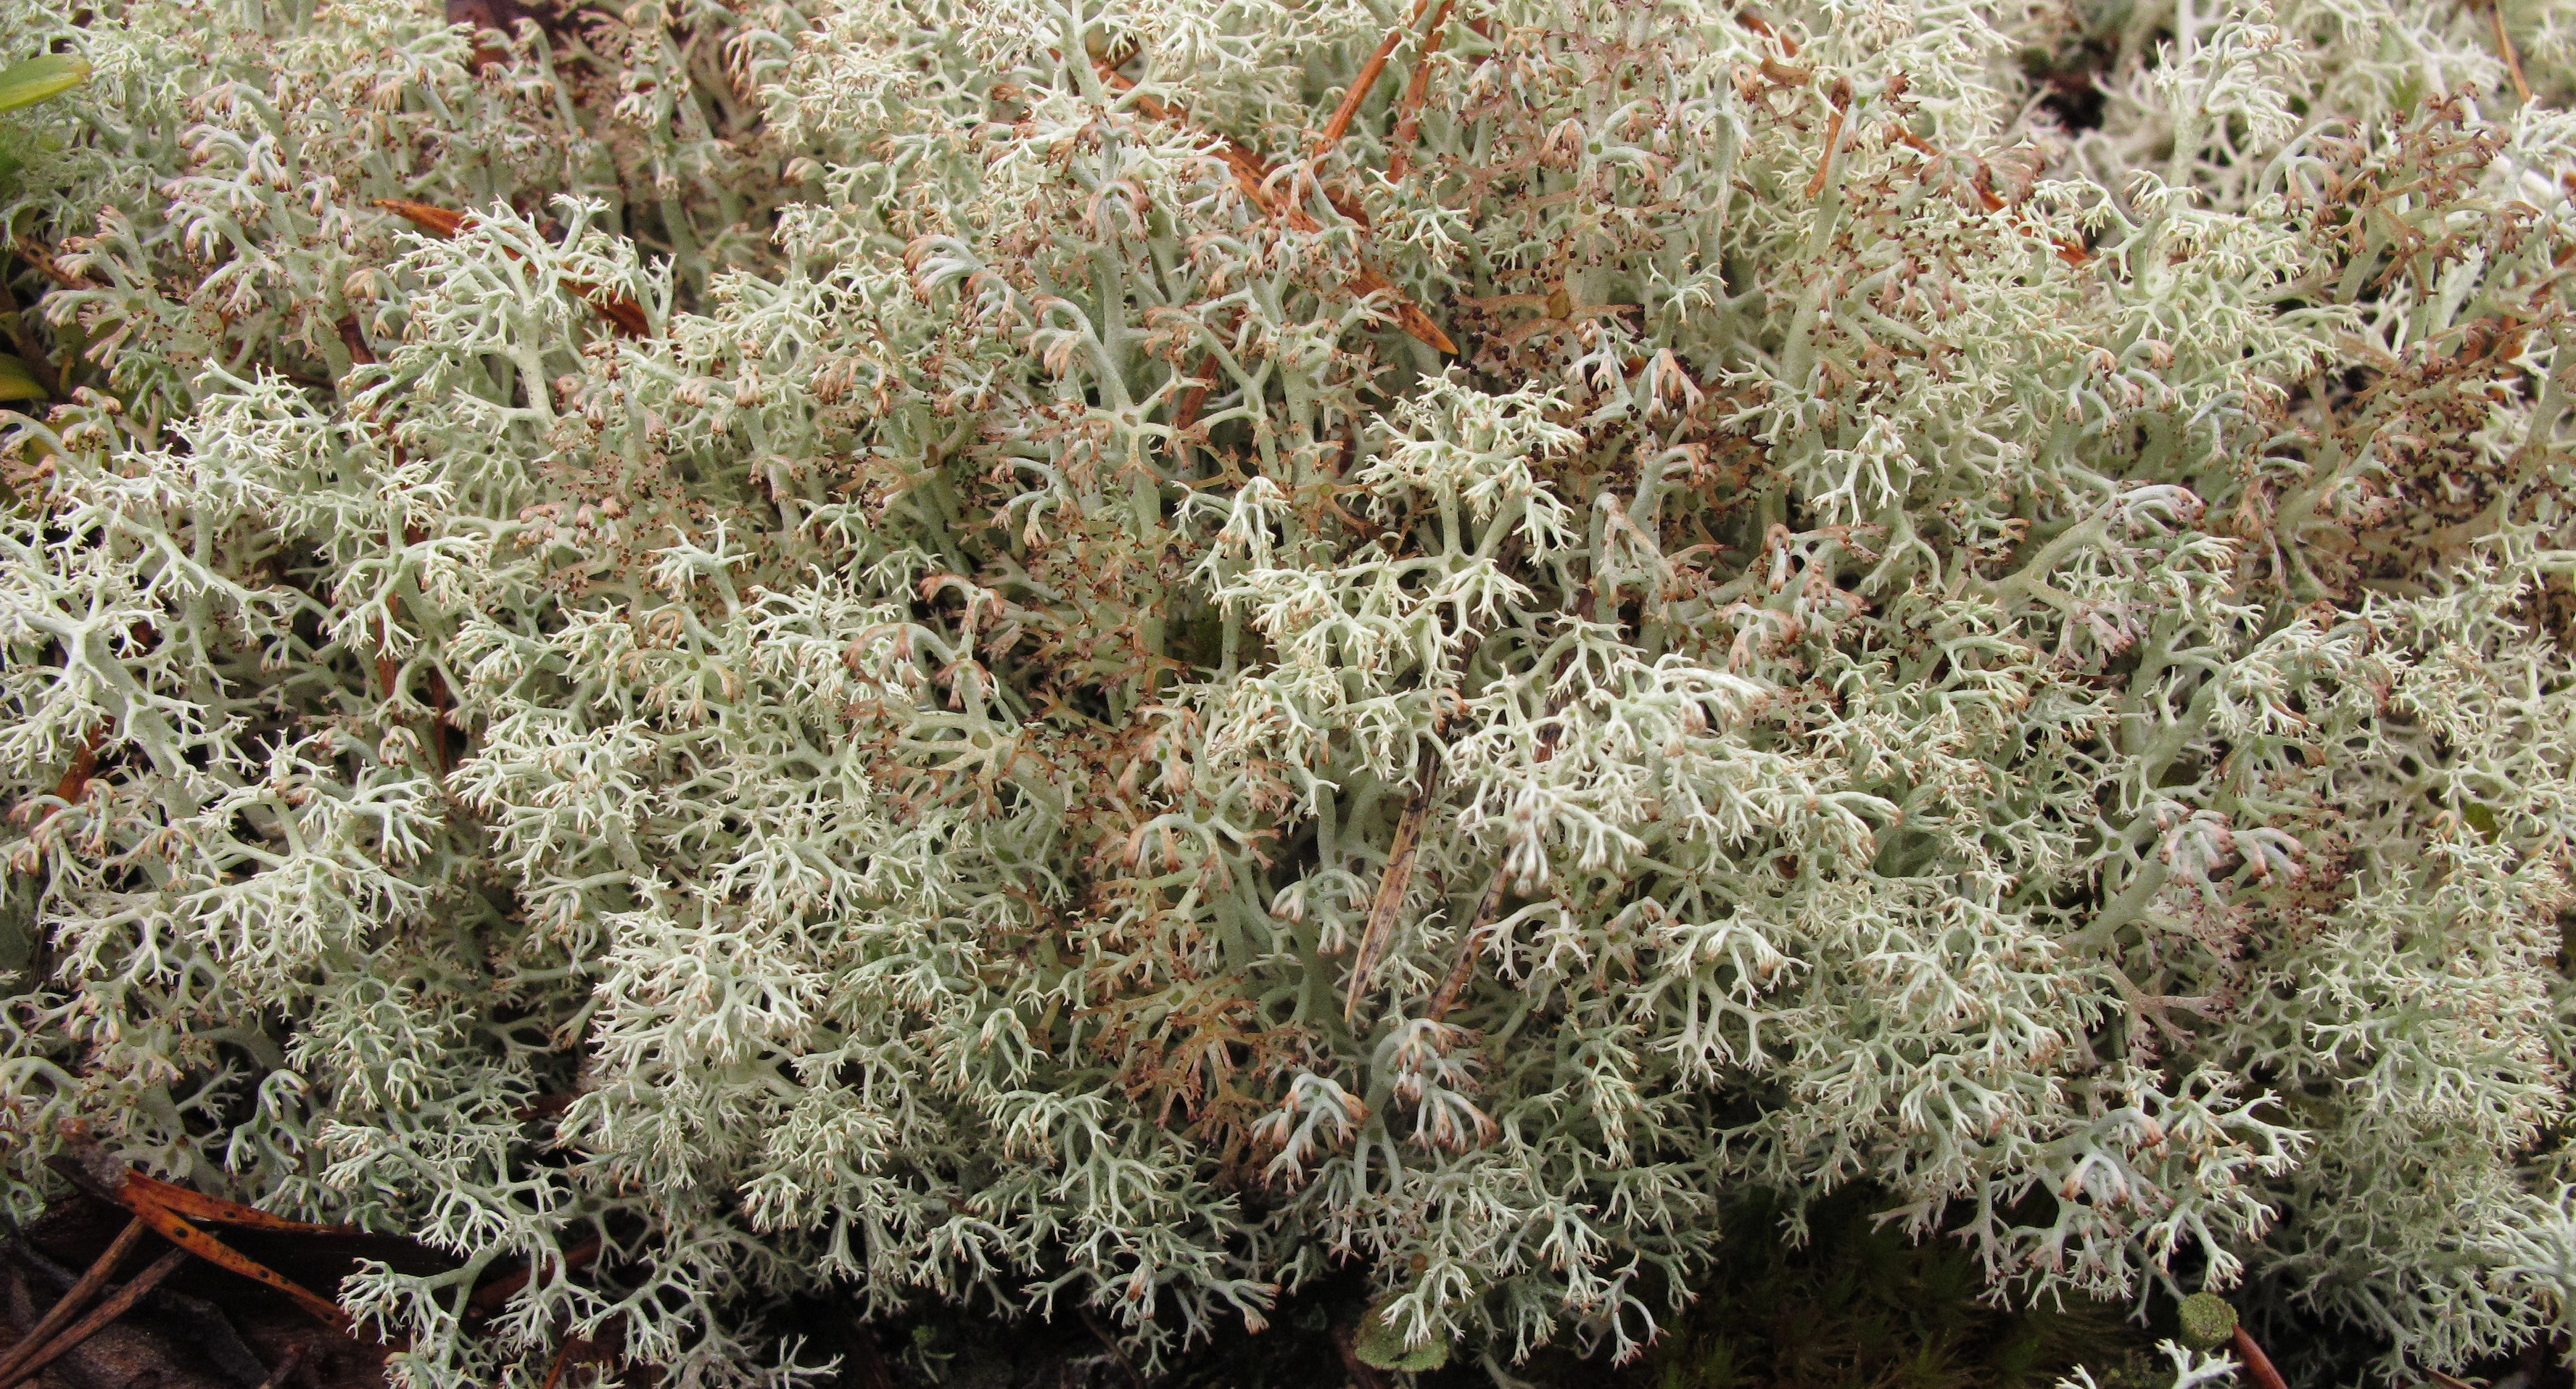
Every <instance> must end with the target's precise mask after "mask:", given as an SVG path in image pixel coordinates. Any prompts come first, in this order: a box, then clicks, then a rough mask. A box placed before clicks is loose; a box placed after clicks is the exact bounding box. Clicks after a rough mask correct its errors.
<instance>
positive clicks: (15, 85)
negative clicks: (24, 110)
mask: <svg viewBox="0 0 2576 1389" xmlns="http://www.w3.org/2000/svg"><path fill="white" fill-rule="evenodd" d="M88 80H89V60H88V59H87V58H74V57H71V56H69V55H67V54H61V53H49V54H47V55H45V56H44V57H42V58H29V59H28V60H27V61H25V62H23V63H20V64H18V65H17V66H15V67H12V68H10V69H9V70H8V71H6V72H0V111H15V110H17V109H18V108H19V107H21V106H33V105H35V104H36V103H37V102H39V101H43V100H44V99H45V98H47V97H54V96H61V95H62V94H63V93H65V92H68V91H70V90H71V89H72V88H74V87H77V86H79V85H80V84H82V83H83V82H86V81H88Z"/></svg>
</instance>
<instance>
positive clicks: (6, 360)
mask: <svg viewBox="0 0 2576 1389" xmlns="http://www.w3.org/2000/svg"><path fill="white" fill-rule="evenodd" d="M44 398H45V388H44V387H43V386H41V385H38V384H37V383H36V374H35V373H34V372H32V371H29V370H28V369H27V364H26V363H25V362H23V361H20V360H19V359H18V358H16V357H12V356H9V355H7V354H5V353H0V400H42V399H44Z"/></svg>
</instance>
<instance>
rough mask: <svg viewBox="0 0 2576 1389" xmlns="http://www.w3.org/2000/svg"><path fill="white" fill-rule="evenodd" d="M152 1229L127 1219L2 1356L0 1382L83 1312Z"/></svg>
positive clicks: (22, 1366) (0, 1360)
mask: <svg viewBox="0 0 2576 1389" xmlns="http://www.w3.org/2000/svg"><path fill="white" fill-rule="evenodd" d="M150 1228H152V1227H151V1226H150V1225H149V1224H148V1223H146V1222H144V1221H142V1220H129V1221H127V1222H126V1224H125V1228H124V1229H123V1230H120V1231H118V1232H117V1236H116V1238H115V1239H114V1240H113V1241H111V1242H110V1243H109V1244H108V1246H107V1252H105V1253H103V1254H101V1255H99V1256H98V1257H97V1258H96V1259H93V1260H91V1261H90V1266H89V1268H88V1270H87V1271H85V1272H83V1273H82V1274H81V1276H80V1281H79V1282H76V1283H74V1284H72V1285H71V1287H70V1288H69V1289H68V1290H66V1291H65V1292H64V1293H63V1295H62V1296H61V1297H59V1298H56V1299H55V1300H54V1305H53V1306H52V1307H50V1308H48V1309H46V1311H45V1315H44V1316H43V1317H42V1318H41V1319H40V1320H38V1321H37V1323H36V1325H35V1327H34V1328H33V1329H32V1330H30V1331H28V1332H27V1334H26V1335H24V1336H21V1337H19V1338H18V1344H16V1345H14V1346H11V1347H10V1348H9V1353H8V1354H6V1355H0V1383H6V1382H7V1381H8V1380H9V1379H11V1378H12V1377H13V1376H15V1375H16V1374H17V1373H18V1371H19V1370H20V1369H22V1368H24V1367H25V1365H26V1362H27V1361H28V1359H30V1358H31V1357H33V1356H34V1355H35V1353H36V1352H37V1351H39V1350H42V1349H44V1346H45V1340H46V1338H47V1337H50V1336H52V1335H53V1334H54V1333H55V1332H57V1331H60V1330H62V1329H63V1324H64V1323H65V1322H68V1321H70V1320H71V1319H72V1318H73V1317H76V1316H78V1315H80V1309H81V1308H83V1307H86V1306H88V1305H89V1300H90V1299H91V1298H93V1297H96V1296H98V1290H99V1289H101V1288H103V1287H106V1286H107V1280H108V1278H109V1276H110V1275H112V1274H114V1273H115V1272H116V1266H117V1265H118V1264H120V1263H123V1262H125V1256H126V1255H128V1254H130V1253H133V1252H134V1246H135V1243H136V1242H137V1241H139V1240H141V1239H142V1238H143V1232H144V1231H145V1230H148V1229H150Z"/></svg>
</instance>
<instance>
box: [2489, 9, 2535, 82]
mask: <svg viewBox="0 0 2576 1389" xmlns="http://www.w3.org/2000/svg"><path fill="white" fill-rule="evenodd" d="M2487 18H2488V19H2490V20H2493V21H2494V22H2495V36H2496V52H2497V53H2498V54H2500V55H2502V57H2503V58H2504V67H2505V71H2506V72H2507V73H2508V74H2510V75H2511V76H2512V78H2513V90H2514V94H2515V95H2517V96H2519V97H2521V98H2522V104H2523V105H2525V106H2529V105H2530V104H2531V83H2530V82H2529V81H2527V80H2525V79H2524V77H2523V75H2522V55H2521V54H2519V53H2516V52H2514V51H2513V36H2512V35H2511V34H2508V33H2506V32H2505V29H2504V0H2487Z"/></svg>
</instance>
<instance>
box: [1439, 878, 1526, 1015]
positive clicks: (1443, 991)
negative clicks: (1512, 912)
mask: <svg viewBox="0 0 2576 1389" xmlns="http://www.w3.org/2000/svg"><path fill="white" fill-rule="evenodd" d="M1509 881H1510V875H1509V874H1507V873H1506V872H1504V871H1503V869H1502V868H1500V867H1496V868H1495V869H1494V877H1493V881H1491V882H1489V883H1487V884H1485V895H1484V897H1483V899H1482V900H1480V901H1478V902H1477V903H1476V914H1475V915H1474V916H1471V917H1469V918H1467V929H1466V930H1465V931H1463V932H1461V933H1460V934H1459V936H1458V957H1457V958H1456V959H1454V960H1452V961H1450V962H1449V977H1448V978H1446V979H1443V980H1441V981H1440V990H1439V992H1437V993H1434V994H1433V995H1432V996H1431V1007H1430V1009H1429V1010H1428V1012H1427V1014H1426V1015H1427V1016H1428V1017H1429V1018H1430V1019H1431V1020H1432V1021H1433V1022H1439V1021H1440V1020H1442V1019H1443V1018H1446V1017H1448V1016H1449V1010H1450V1009H1452V1008H1455V1007H1457V1006H1458V996H1459V995H1460V994H1463V993H1465V992H1466V991H1467V980H1468V979H1469V977H1471V976H1472V975H1473V974H1474V973H1475V970H1476V952H1477V951H1478V950H1480V949H1482V948H1483V947H1484V943H1485V933H1486V932H1487V931H1490V930H1492V929H1493V926H1494V914H1495V913H1496V912H1499V911H1501V910H1502V909H1503V885H1504V884H1505V883H1507V882H1509Z"/></svg>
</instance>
